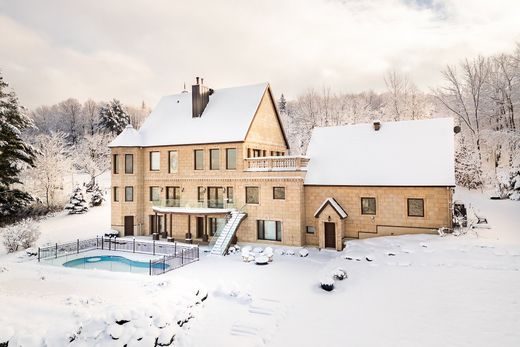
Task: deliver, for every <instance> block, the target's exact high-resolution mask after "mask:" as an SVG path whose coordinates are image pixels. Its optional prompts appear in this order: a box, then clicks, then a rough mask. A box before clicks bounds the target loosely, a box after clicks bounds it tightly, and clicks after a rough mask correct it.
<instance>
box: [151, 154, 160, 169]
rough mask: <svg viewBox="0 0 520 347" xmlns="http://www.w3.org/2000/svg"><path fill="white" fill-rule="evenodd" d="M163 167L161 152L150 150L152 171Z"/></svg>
mask: <svg viewBox="0 0 520 347" xmlns="http://www.w3.org/2000/svg"><path fill="white" fill-rule="evenodd" d="M160 167H161V153H160V152H150V171H159V170H160Z"/></svg>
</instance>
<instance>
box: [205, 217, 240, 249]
mask: <svg viewBox="0 0 520 347" xmlns="http://www.w3.org/2000/svg"><path fill="white" fill-rule="evenodd" d="M246 216H247V214H246V213H245V212H243V211H242V210H234V211H232V212H231V214H230V218H229V219H228V221H227V223H226V224H224V226H223V228H222V229H221V230H219V231H217V233H215V235H214V236H213V238H212V239H211V242H210V243H209V245H210V247H211V246H212V247H211V254H215V255H225V254H226V252H227V250H228V248H229V245H230V244H231V240H232V239H233V236H235V234H236V232H237V230H238V226H239V225H240V223H241V222H242V220H244V218H246Z"/></svg>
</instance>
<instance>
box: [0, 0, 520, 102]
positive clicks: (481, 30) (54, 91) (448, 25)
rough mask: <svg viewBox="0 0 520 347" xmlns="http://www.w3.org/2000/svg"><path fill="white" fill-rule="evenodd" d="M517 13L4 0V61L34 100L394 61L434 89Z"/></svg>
mask: <svg viewBox="0 0 520 347" xmlns="http://www.w3.org/2000/svg"><path fill="white" fill-rule="evenodd" d="M28 8H30V9H31V11H27V9H28ZM504 9H507V10H504ZM518 10H520V3H519V2H518V1H516V0H495V1H493V2H492V3H490V2H489V1H485V0H482V1H470V0H377V1H376V0H343V1H341V0H285V1H275V0H249V1H247V2H246V1H236V0H221V1H209V0H207V1H202V0H194V1H166V0H156V1H153V2H149V1H144V0H107V1H83V0H82V1H67V0H50V1H45V2H43V1H37V0H19V1H16V2H12V1H10V2H8V1H7V0H0V13H1V15H0V32H2V33H3V34H2V36H1V37H0V69H2V71H3V73H4V75H5V77H6V79H7V80H8V81H10V82H11V84H12V86H13V87H14V88H15V89H16V91H17V93H18V94H19V96H20V99H21V101H22V102H23V103H24V104H26V105H28V106H31V107H33V106H36V105H39V104H44V103H45V104H49V103H53V102H57V101H59V100H62V99H65V98H67V97H70V96H72V97H77V98H79V99H81V100H84V99H86V98H88V97H92V98H95V99H105V100H106V99H110V98H113V97H117V98H120V99H122V100H123V101H124V102H126V103H132V104H138V103H140V101H141V100H145V101H147V102H148V103H151V104H154V103H155V102H157V101H158V99H159V97H160V96H161V95H164V94H171V93H175V92H179V91H180V90H181V89H182V85H183V82H187V84H190V83H191V82H192V80H193V77H194V76H197V75H200V76H204V77H205V80H206V81H207V83H208V84H210V85H211V86H212V87H215V88H220V87H226V86H233V85H240V84H246V83H256V82H260V81H269V82H271V84H272V86H273V88H274V91H275V93H277V94H279V93H281V92H284V93H286V94H287V95H288V96H289V97H294V96H296V95H297V94H298V93H301V92H302V91H304V90H306V89H308V88H310V87H316V88H321V87H322V86H330V87H331V88H333V89H334V90H338V91H360V90H364V89H375V90H381V89H383V88H384V82H383V78H382V76H383V74H384V73H385V71H387V70H388V69H391V68H395V69H398V70H402V71H405V72H406V73H408V74H409V75H410V76H411V77H412V79H414V80H415V81H416V83H417V84H418V85H419V86H420V87H422V88H427V87H429V86H433V85H435V84H438V83H439V82H440V78H441V76H440V69H442V68H443V67H444V66H445V65H446V64H454V63H456V62H458V61H459V60H461V59H463V58H464V57H471V56H474V55H476V54H485V55H488V54H494V53H497V52H500V51H508V50H511V49H512V48H513V46H514V43H515V41H516V40H520V27H518V25H517V19H516V13H518ZM4 33H6V34H5V35H4Z"/></svg>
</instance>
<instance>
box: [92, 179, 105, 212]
mask: <svg viewBox="0 0 520 347" xmlns="http://www.w3.org/2000/svg"><path fill="white" fill-rule="evenodd" d="M91 192H92V194H91V195H90V206H100V205H101V204H102V203H103V201H104V200H105V197H104V196H103V191H102V190H101V188H99V185H98V184H97V183H94V185H93V186H92V188H91Z"/></svg>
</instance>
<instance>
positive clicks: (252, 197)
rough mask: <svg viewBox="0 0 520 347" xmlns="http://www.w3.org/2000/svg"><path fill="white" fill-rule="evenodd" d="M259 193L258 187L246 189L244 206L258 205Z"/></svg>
mask: <svg viewBox="0 0 520 347" xmlns="http://www.w3.org/2000/svg"><path fill="white" fill-rule="evenodd" d="M259 193H260V191H259V189H258V187H246V204H258V203H259V201H260V199H259V195H260V194H259Z"/></svg>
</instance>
